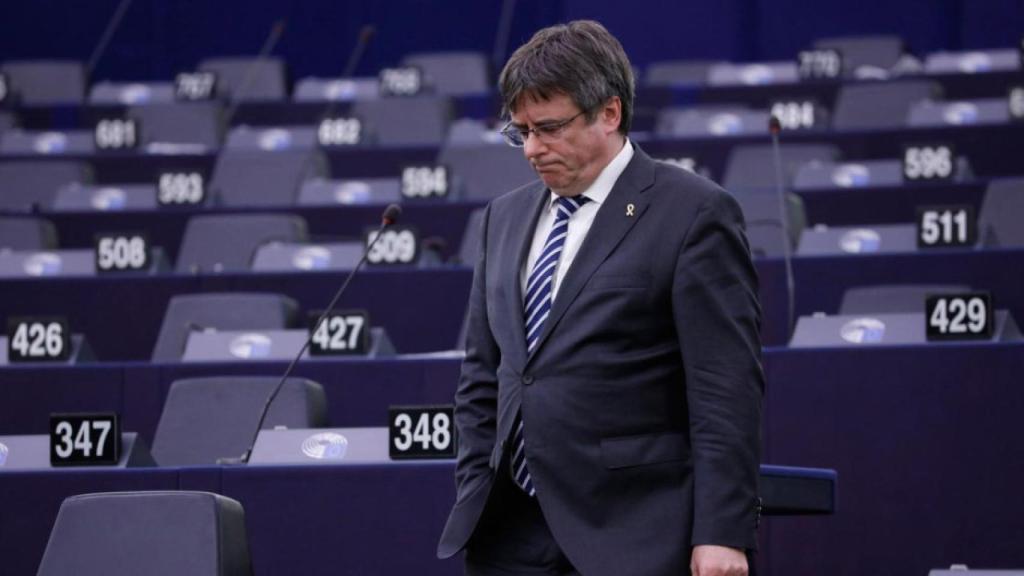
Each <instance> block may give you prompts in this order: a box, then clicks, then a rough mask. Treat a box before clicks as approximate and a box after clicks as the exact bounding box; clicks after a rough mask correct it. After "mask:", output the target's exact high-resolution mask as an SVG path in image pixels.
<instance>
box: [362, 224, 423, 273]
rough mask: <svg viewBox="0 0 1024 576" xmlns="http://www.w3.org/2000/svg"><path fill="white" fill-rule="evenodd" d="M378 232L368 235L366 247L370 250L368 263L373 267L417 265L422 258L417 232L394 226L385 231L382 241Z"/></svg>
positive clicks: (373, 231)
mask: <svg viewBox="0 0 1024 576" xmlns="http://www.w3.org/2000/svg"><path fill="white" fill-rule="evenodd" d="M376 238H377V230H370V231H368V232H367V234H366V244H365V245H366V246H367V247H369V246H370V245H371V244H372V245H373V247H372V248H370V251H369V252H368V253H367V256H366V261H367V262H368V263H369V264H370V265H372V266H404V265H409V264H415V263H416V261H417V260H419V257H420V239H419V236H418V235H417V234H416V230H414V229H413V228H409V227H406V226H393V227H391V228H388V229H387V230H385V231H384V232H383V233H382V235H381V237H380V240H377V241H376V243H374V240H375V239H376Z"/></svg>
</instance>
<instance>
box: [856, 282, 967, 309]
mask: <svg viewBox="0 0 1024 576" xmlns="http://www.w3.org/2000/svg"><path fill="white" fill-rule="evenodd" d="M969 291H970V287H968V286H962V285H956V284H879V285H876V286H859V287H857V288H849V289H847V290H846V291H845V292H843V301H842V303H840V304H839V314H846V315H852V314H890V313H892V314H895V313H901V312H916V313H920V314H924V311H925V310H924V301H925V297H926V296H928V295H929V294H942V293H951V292H952V293H956V292H969Z"/></svg>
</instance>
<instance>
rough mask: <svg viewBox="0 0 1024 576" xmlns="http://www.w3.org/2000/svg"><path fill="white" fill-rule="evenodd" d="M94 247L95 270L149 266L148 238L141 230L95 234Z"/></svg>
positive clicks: (144, 267) (131, 268)
mask: <svg viewBox="0 0 1024 576" xmlns="http://www.w3.org/2000/svg"><path fill="white" fill-rule="evenodd" d="M94 248H95V251H96V270H97V271H98V272H100V273H110V272H131V271H138V270H146V269H148V268H149V240H148V236H147V235H146V234H145V233H143V232H122V233H102V234H97V235H96V239H95V245H94Z"/></svg>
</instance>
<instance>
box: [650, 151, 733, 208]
mask: <svg viewBox="0 0 1024 576" xmlns="http://www.w3.org/2000/svg"><path fill="white" fill-rule="evenodd" d="M653 164H654V185H653V186H652V187H651V188H652V190H653V192H654V193H655V194H656V195H657V197H658V202H659V203H660V204H662V205H663V206H666V207H667V206H673V207H676V208H678V209H688V210H699V209H701V208H702V207H706V206H710V205H715V204H720V203H723V202H725V203H732V202H735V200H734V199H733V197H732V195H730V194H729V193H728V192H726V191H725V189H724V188H722V187H721V186H719V185H718V184H716V183H715V182H713V181H712V180H710V179H708V178H705V177H704V176H701V175H699V174H695V173H693V172H691V171H689V170H686V169H685V168H681V167H679V166H676V165H673V164H669V163H668V162H663V161H660V160H654V161H653Z"/></svg>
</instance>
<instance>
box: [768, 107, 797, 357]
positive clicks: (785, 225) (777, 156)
mask: <svg viewBox="0 0 1024 576" xmlns="http://www.w3.org/2000/svg"><path fill="white" fill-rule="evenodd" d="M768 132H769V133H771V136H772V155H773V157H774V164H775V191H776V193H777V194H778V197H779V222H780V223H781V224H782V260H783V263H784V265H785V267H786V296H787V299H788V302H787V304H788V307H787V310H786V311H787V322H788V323H787V330H788V331H787V332H786V337H787V338H788V337H789V336H792V334H793V322H794V318H795V314H796V311H795V309H794V307H795V303H796V282H795V280H794V279H793V254H792V246H791V245H790V236H789V231H790V226H789V210H787V209H786V190H785V187H784V186H783V183H782V152H781V149H780V146H779V133H780V132H782V123H781V122H779V119H778V117H776V116H775V115H774V114H770V115H769V116H768Z"/></svg>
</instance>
